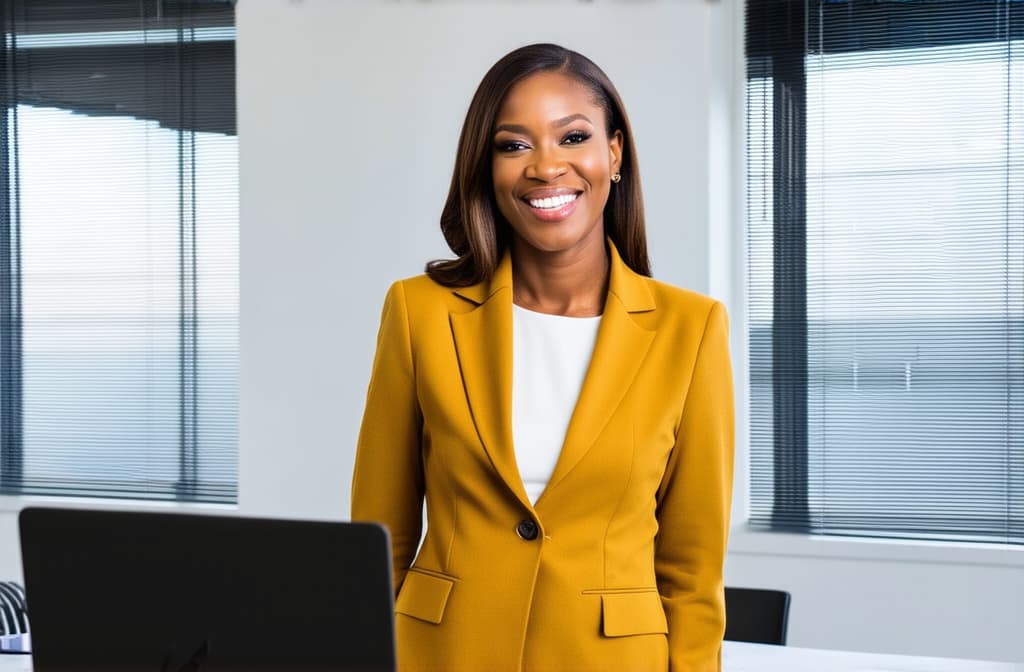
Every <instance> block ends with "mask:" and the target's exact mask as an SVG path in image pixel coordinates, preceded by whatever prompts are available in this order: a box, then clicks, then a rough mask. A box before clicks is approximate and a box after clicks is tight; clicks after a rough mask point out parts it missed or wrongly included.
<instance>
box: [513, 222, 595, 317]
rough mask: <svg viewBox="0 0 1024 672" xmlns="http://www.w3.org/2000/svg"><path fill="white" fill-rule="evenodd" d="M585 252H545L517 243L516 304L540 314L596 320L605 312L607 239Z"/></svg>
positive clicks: (515, 267)
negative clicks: (597, 316) (605, 243)
mask: <svg viewBox="0 0 1024 672" xmlns="http://www.w3.org/2000/svg"><path fill="white" fill-rule="evenodd" d="M597 243H598V245H597V246H596V247H595V246H594V244H593V243H591V244H589V245H586V246H585V247H584V248H583V249H579V250H575V249H574V250H567V251H564V252H556V253H546V252H540V251H538V250H536V249H535V248H531V247H529V246H528V245H526V244H523V243H520V242H519V241H515V242H514V243H513V247H512V286H513V290H514V291H513V301H514V302H515V304H516V305H518V306H520V307H522V308H526V309H528V310H533V311H536V312H538V313H548V314H551V315H566V316H570V317H593V316H596V315H600V314H601V312H602V311H603V310H604V301H605V296H606V295H607V293H608V275H609V268H610V264H609V261H608V251H607V250H606V249H605V246H604V238H599V239H598V240H597Z"/></svg>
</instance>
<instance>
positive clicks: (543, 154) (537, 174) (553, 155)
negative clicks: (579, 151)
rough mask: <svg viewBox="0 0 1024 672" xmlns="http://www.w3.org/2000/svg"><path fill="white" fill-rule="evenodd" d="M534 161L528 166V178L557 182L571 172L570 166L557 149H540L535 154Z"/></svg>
mask: <svg viewBox="0 0 1024 672" xmlns="http://www.w3.org/2000/svg"><path fill="white" fill-rule="evenodd" d="M532 159H533V160H532V161H530V163H529V164H528V165H527V166H526V177H527V178H529V179H533V180H541V181H543V182H551V181H553V180H557V179H558V178H559V177H561V176H562V175H565V174H566V173H567V172H568V171H569V165H568V163H566V161H565V160H564V159H563V158H562V156H561V153H560V152H559V151H558V149H557V148H544V147H542V148H540V149H537V150H535V151H534V152H533V156H532Z"/></svg>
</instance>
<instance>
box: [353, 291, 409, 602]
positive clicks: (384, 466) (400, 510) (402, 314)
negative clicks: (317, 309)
mask: <svg viewBox="0 0 1024 672" xmlns="http://www.w3.org/2000/svg"><path fill="white" fill-rule="evenodd" d="M422 423H423V420H422V415H421V412H420V409H419V404H418V402H417V398H416V382H415V368H414V363H413V355H412V341H411V337H410V331H409V314H408V310H407V304H406V297H405V291H404V288H403V286H402V283H401V282H396V283H395V284H393V285H392V286H391V288H390V289H389V290H388V294H387V297H386V298H385V300H384V309H383V312H382V315H381V322H380V330H379V331H378V333H377V352H376V355H375V356H374V359H373V370H372V373H371V376H370V385H369V389H368V390H367V393H366V409H365V411H364V413H363V422H362V426H361V427H360V430H359V440H358V443H357V446H356V460H355V471H354V474H353V477H352V520H363V521H372V522H377V523H383V524H384V525H385V526H386V527H387V528H388V532H389V533H390V534H391V552H392V562H393V563H394V564H393V571H394V588H395V592H396V594H397V591H398V589H399V588H400V587H401V585H402V581H403V580H404V579H405V573H406V571H407V570H408V568H409V565H411V564H412V561H413V558H414V556H415V553H416V549H417V547H418V546H419V542H420V534H421V532H422V517H423V464H422V461H421V458H420V436H421V428H422Z"/></svg>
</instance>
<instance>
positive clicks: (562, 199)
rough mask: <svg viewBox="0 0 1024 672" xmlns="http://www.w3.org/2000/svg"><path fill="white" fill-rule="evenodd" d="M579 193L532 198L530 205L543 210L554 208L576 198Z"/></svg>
mask: <svg viewBox="0 0 1024 672" xmlns="http://www.w3.org/2000/svg"><path fill="white" fill-rule="evenodd" d="M576 196H577V194H563V195H561V196H549V197H548V198H531V199H530V201H529V202H530V206H531V207H534V208H539V209H541V210H554V209H555V208H560V207H562V206H563V205H565V204H567V203H572V202H573V201H575V200H576Z"/></svg>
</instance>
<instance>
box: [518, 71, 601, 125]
mask: <svg viewBox="0 0 1024 672" xmlns="http://www.w3.org/2000/svg"><path fill="white" fill-rule="evenodd" d="M571 114H585V115H587V117H588V118H589V119H590V120H591V121H592V122H594V124H595V125H597V126H603V125H604V121H605V119H604V116H605V114H604V109H603V108H602V107H601V106H600V105H598V103H597V102H596V101H595V100H594V93H593V91H591V90H590V88H589V87H587V86H586V85H585V84H583V83H582V82H580V81H579V80H577V79H574V78H572V77H569V76H567V75H564V74H562V73H560V72H539V73H536V74H534V75H530V76H529V77H526V78H525V79H522V80H520V81H518V82H516V84H515V85H514V86H513V87H512V88H511V89H509V92H508V93H507V94H506V95H505V99H504V100H503V101H502V103H501V107H500V108H499V109H498V123H501V122H517V123H528V122H535V123H545V122H547V121H554V120H556V119H562V118H564V117H567V116H569V115H571Z"/></svg>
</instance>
